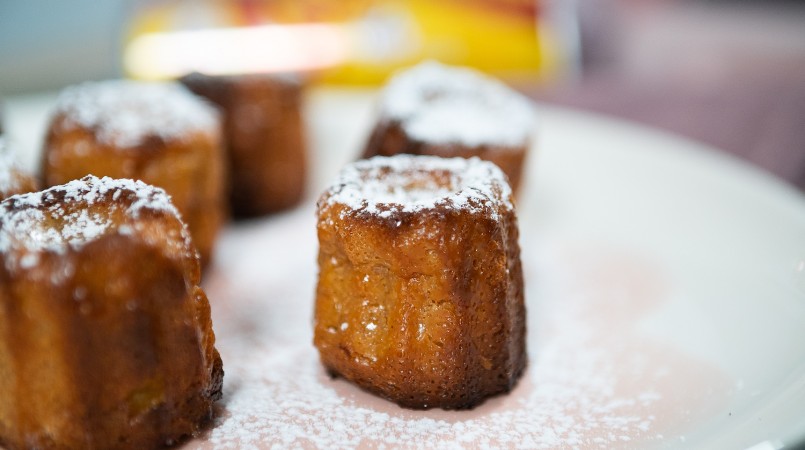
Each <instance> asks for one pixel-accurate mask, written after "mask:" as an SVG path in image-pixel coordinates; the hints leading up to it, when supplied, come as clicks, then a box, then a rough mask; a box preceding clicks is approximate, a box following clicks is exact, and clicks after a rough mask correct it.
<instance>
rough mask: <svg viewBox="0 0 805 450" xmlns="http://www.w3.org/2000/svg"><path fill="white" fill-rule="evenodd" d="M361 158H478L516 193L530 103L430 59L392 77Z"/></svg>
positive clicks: (530, 129)
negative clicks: (493, 166)
mask: <svg viewBox="0 0 805 450" xmlns="http://www.w3.org/2000/svg"><path fill="white" fill-rule="evenodd" d="M378 110H379V111H378V119H377V123H376V124H375V126H374V129H373V131H372V133H371V136H370V137H369V140H368V142H367V144H366V148H365V149H364V153H363V157H364V158H369V157H372V156H376V155H383V156H391V155H396V154H399V153H410V154H417V155H434V156H442V157H456V156H460V157H464V158H469V157H472V156H477V157H479V158H481V159H484V160H487V161H491V162H493V163H495V164H497V165H498V166H499V167H500V168H501V169H502V170H503V172H504V173H505V174H506V176H507V177H508V178H509V183H510V185H511V186H512V188H513V189H514V190H515V191H517V189H518V188H519V186H520V181H521V177H522V172H523V164H524V160H525V157H526V153H527V152H528V150H529V147H530V146H531V144H532V141H533V138H534V137H533V133H534V123H533V122H534V116H533V110H532V108H531V105H530V103H529V102H528V100H526V99H525V97H523V96H522V95H520V94H519V93H517V92H515V91H514V90H512V89H510V88H509V87H507V86H506V85H504V84H503V83H501V82H500V81H498V80H496V79H494V78H491V77H489V76H487V75H484V74H482V73H480V72H477V71H475V70H472V69H468V68H463V67H454V66H447V65H443V64H441V63H438V62H434V61H427V62H424V63H421V64H419V65H417V66H415V67H413V68H410V69H407V70H404V71H402V72H400V73H398V74H396V75H395V76H393V77H392V78H391V80H390V81H389V82H388V83H387V85H386V87H385V88H384V89H383V91H382V93H381V95H380V99H379V101H378Z"/></svg>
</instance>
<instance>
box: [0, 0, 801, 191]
mask: <svg viewBox="0 0 805 450" xmlns="http://www.w3.org/2000/svg"><path fill="white" fill-rule="evenodd" d="M0 42H2V45H0V95H1V96H3V97H6V98H14V97H18V96H21V95H28V94H36V93H41V92H48V91H56V90H58V89H60V88H62V87H64V86H66V85H69V84H74V83H77V82H81V81H86V80H98V79H105V78H116V77H131V78H137V79H170V78H175V77H177V76H180V75H182V74H184V73H187V72H189V71H193V70H199V71H203V72H207V73H245V72H296V73H300V74H301V75H302V76H303V77H304V78H306V79H307V80H308V82H309V83H310V84H311V85H317V84H322V85H331V86H332V85H334V86H369V87H374V86H380V85H381V84H382V83H383V81H384V80H385V79H386V77H387V76H388V75H389V74H390V73H391V72H392V71H394V70H395V69H397V68H400V67H404V66H408V65H411V64H414V63H416V62H418V61H420V60H422V59H427V58H433V59H438V60H441V61H443V62H446V63H451V64H461V65H468V66H473V67H476V68H479V69H481V70H483V71H486V72H488V73H491V74H493V75H495V76H498V77H501V78H503V79H504V80H505V81H507V82H508V83H509V84H511V85H513V86H515V87H516V88H518V89H520V90H521V91H523V92H525V93H527V94H528V95H529V96H531V97H532V98H534V99H536V100H538V101H541V102H547V103H553V104H559V105H565V106H572V107H575V108H579V109H584V110H590V111H596V112H602V113H606V114H610V115H614V116H619V117H623V118H627V119H631V120H634V121H637V122H641V123H644V124H648V125H651V126H655V127H658V128H661V129H665V130H669V131H672V132H675V133H677V134H681V135H683V136H687V137H690V138H692V139H695V140H698V141H701V142H704V143H707V144H710V145H712V146H714V147H717V148H719V149H722V150H724V151H726V152H729V153H731V154H734V155H736V156H738V157H740V158H742V159H744V160H746V161H749V162H751V163H753V164H754V165H756V166H758V167H761V168H762V169H764V170H766V171H768V172H770V173H772V174H774V175H776V176H778V177H780V178H782V179H784V180H785V181H787V182H789V183H792V184H794V185H796V186H798V187H799V188H801V189H805V2H797V1H774V0H756V1H748V0H744V1H739V0H732V1H727V0H720V1H716V0H710V1H705V0H698V1H696V0H439V1H434V0H407V1H405V0H376V1H371V0H195V1H190V0H186V1H182V0H171V1H166V0H160V1H156V0H152V1H135V0H105V1H102V2H98V1H91V0H71V1H58V0H50V1H47V0H28V1H24V2H22V1H10V0H4V1H0Z"/></svg>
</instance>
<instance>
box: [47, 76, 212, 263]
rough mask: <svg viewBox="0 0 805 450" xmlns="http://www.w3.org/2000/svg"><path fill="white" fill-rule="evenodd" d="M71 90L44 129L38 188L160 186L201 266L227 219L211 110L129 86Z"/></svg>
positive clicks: (172, 93)
mask: <svg viewBox="0 0 805 450" xmlns="http://www.w3.org/2000/svg"><path fill="white" fill-rule="evenodd" d="M72 89H73V91H77V93H74V92H73V91H70V90H68V91H67V92H66V93H64V94H63V95H62V99H61V100H60V105H59V106H58V107H57V110H56V113H55V115H54V116H53V118H52V120H51V123H50V126H49V128H48V132H47V137H46V141H45V149H44V160H43V163H42V179H43V182H44V184H45V185H46V186H54V185H58V184H62V183H66V182H68V181H70V180H75V179H79V178H81V177H83V176H85V175H88V174H93V175H97V176H109V177H112V178H131V179H139V180H143V181H145V182H146V183H148V184H152V185H155V186H159V187H161V188H163V189H165V191H166V192H168V194H170V196H171V198H172V199H173V203H174V204H175V205H176V207H177V208H178V209H179V211H180V212H181V214H182V219H183V220H184V221H185V223H186V224H187V226H188V228H189V229H190V234H191V235H192V237H193V242H194V244H195V247H196V248H197V249H198V251H199V253H200V254H201V261H202V264H204V265H206V264H207V263H208V262H209V261H210V260H211V258H212V252H213V247H214V243H215V239H216V236H217V234H218V231H219V230H220V228H221V226H222V225H223V223H224V221H225V219H226V217H227V214H226V198H225V190H226V181H225V177H226V173H225V166H224V165H225V164H226V163H225V160H224V153H223V147H222V145H223V144H222V139H221V131H220V123H219V118H218V117H217V115H216V113H215V111H214V110H212V107H210V106H208V105H205V104H204V103H203V101H202V100H200V99H197V98H195V97H194V96H192V94H190V93H189V92H187V91H186V90H185V89H184V88H182V87H181V86H175V87H173V86H172V88H171V89H164V91H165V92H164V93H161V92H157V93H152V92H149V89H152V87H149V86H141V85H140V84H138V83H133V82H119V84H116V83H115V82H105V83H98V84H97V85H93V84H89V85H79V86H77V87H73V88H72ZM70 94H72V95H70ZM160 94H161V95H160ZM159 102H164V105H160V104H159ZM174 104H178V105H179V106H176V107H172V105H174ZM87 111H89V112H90V113H91V114H88V113H87ZM123 118H125V119H127V121H124V120H123ZM116 119H117V121H118V123H114V122H113V121H115V120H116ZM106 122H113V124H112V125H108V124H107V123H106ZM128 122H131V123H128Z"/></svg>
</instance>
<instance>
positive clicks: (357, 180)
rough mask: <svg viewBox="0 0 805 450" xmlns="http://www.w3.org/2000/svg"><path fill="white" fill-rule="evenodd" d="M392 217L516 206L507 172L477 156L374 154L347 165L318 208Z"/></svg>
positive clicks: (492, 209) (486, 210)
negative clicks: (341, 208) (336, 207)
mask: <svg viewBox="0 0 805 450" xmlns="http://www.w3.org/2000/svg"><path fill="white" fill-rule="evenodd" d="M334 204H341V205H344V206H346V207H347V210H348V211H352V212H356V213H359V214H369V215H376V216H379V217H381V218H389V217H392V216H393V215H394V214H397V213H412V212H417V211H423V210H428V209H433V208H448V209H453V210H459V211H466V212H469V213H481V212H485V213H488V214H491V215H497V214H498V209H499V208H500V207H503V208H505V209H506V210H511V209H513V206H512V203H511V188H510V187H509V184H508V182H507V181H506V177H505V175H503V172H501V170H500V169H499V168H498V167H497V166H496V165H494V164H492V163H489V162H486V161H482V160H481V159H479V158H477V157H473V158H470V159H464V158H439V157H436V156H419V155H406V154H400V155H395V156H391V157H384V156H375V157H374V158H370V159H367V160H360V161H356V162H354V163H352V164H348V165H347V166H345V167H344V168H343V169H342V171H341V173H340V174H339V175H338V178H337V179H336V181H335V182H334V183H333V185H332V187H331V188H330V189H329V190H327V191H326V192H325V193H324V194H323V196H322V199H321V200H320V204H319V207H320V208H326V207H328V206H331V205H334Z"/></svg>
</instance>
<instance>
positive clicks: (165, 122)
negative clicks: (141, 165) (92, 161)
mask: <svg viewBox="0 0 805 450" xmlns="http://www.w3.org/2000/svg"><path fill="white" fill-rule="evenodd" d="M56 112H57V113H58V114H63V115H64V117H65V122H64V126H65V127H67V128H68V129H70V128H74V127H83V128H91V129H93V130H94V132H95V136H96V138H97V139H98V141H99V142H101V143H103V144H107V145H111V146H114V147H116V148H132V147H136V146H138V145H140V144H141V143H143V142H144V140H145V139H146V138H148V137H149V136H156V137H160V138H162V139H181V138H183V137H185V136H187V134H188V133H194V132H202V133H209V132H211V131H212V130H216V129H217V127H218V126H219V119H218V113H217V111H216V110H215V109H214V108H213V107H212V106H210V105H208V104H207V103H206V102H204V101H203V100H201V99H200V98H198V97H196V96H195V95H193V94H192V93H191V92H190V91H189V90H187V89H186V88H184V87H183V86H182V85H180V84H178V83H174V82H170V83H146V82H138V81H130V80H108V81H101V82H88V83H83V84H79V85H76V86H71V87H69V88H67V89H65V90H64V91H63V92H62V93H61V95H60V96H59V99H58V102H57V107H56Z"/></svg>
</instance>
